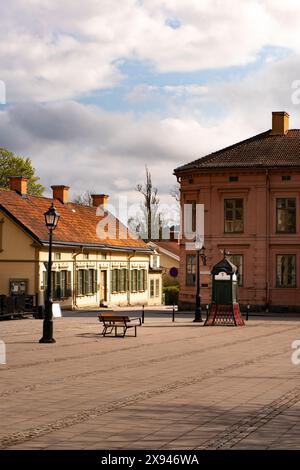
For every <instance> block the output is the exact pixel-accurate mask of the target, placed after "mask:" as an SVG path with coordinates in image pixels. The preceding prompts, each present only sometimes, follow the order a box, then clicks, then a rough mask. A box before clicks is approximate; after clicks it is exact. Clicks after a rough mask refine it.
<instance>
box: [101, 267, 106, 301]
mask: <svg viewBox="0 0 300 470" xmlns="http://www.w3.org/2000/svg"><path fill="white" fill-rule="evenodd" d="M105 302H107V271H100V305H101V304H103V303H105Z"/></svg>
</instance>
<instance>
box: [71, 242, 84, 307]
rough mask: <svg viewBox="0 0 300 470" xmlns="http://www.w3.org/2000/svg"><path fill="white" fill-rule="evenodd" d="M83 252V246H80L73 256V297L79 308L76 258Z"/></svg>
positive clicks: (74, 303) (75, 304) (75, 305)
mask: <svg viewBox="0 0 300 470" xmlns="http://www.w3.org/2000/svg"><path fill="white" fill-rule="evenodd" d="M82 253H83V246H82V247H81V248H80V251H78V252H77V253H74V254H73V255H72V258H73V296H72V297H73V306H74V308H78V305H77V296H76V260H77V256H78V255H81V254H82Z"/></svg>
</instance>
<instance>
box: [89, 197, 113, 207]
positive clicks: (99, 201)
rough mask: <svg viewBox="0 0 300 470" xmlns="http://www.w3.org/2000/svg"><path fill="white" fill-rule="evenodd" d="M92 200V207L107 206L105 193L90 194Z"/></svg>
mask: <svg viewBox="0 0 300 470" xmlns="http://www.w3.org/2000/svg"><path fill="white" fill-rule="evenodd" d="M91 198H92V201H93V207H98V206H103V208H104V209H106V208H107V202H108V198H109V196H108V195H107V194H91Z"/></svg>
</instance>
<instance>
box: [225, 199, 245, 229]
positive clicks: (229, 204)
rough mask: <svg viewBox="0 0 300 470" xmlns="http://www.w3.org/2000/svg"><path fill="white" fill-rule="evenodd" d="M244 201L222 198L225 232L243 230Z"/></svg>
mask: <svg viewBox="0 0 300 470" xmlns="http://www.w3.org/2000/svg"><path fill="white" fill-rule="evenodd" d="M243 230H244V201H243V199H225V200H224V231H225V233H234V232H243Z"/></svg>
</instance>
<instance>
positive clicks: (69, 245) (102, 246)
mask: <svg viewBox="0 0 300 470" xmlns="http://www.w3.org/2000/svg"><path fill="white" fill-rule="evenodd" d="M39 242H40V244H41V245H42V246H49V241H48V240H39ZM52 246H53V247H56V248H64V247H67V248H78V247H80V248H87V249H98V250H110V251H129V252H132V251H136V252H138V253H151V252H152V250H151V249H150V248H142V247H136V248H134V247H129V246H119V245H117V246H116V245H106V244H98V243H77V242H61V241H53V242H52Z"/></svg>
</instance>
